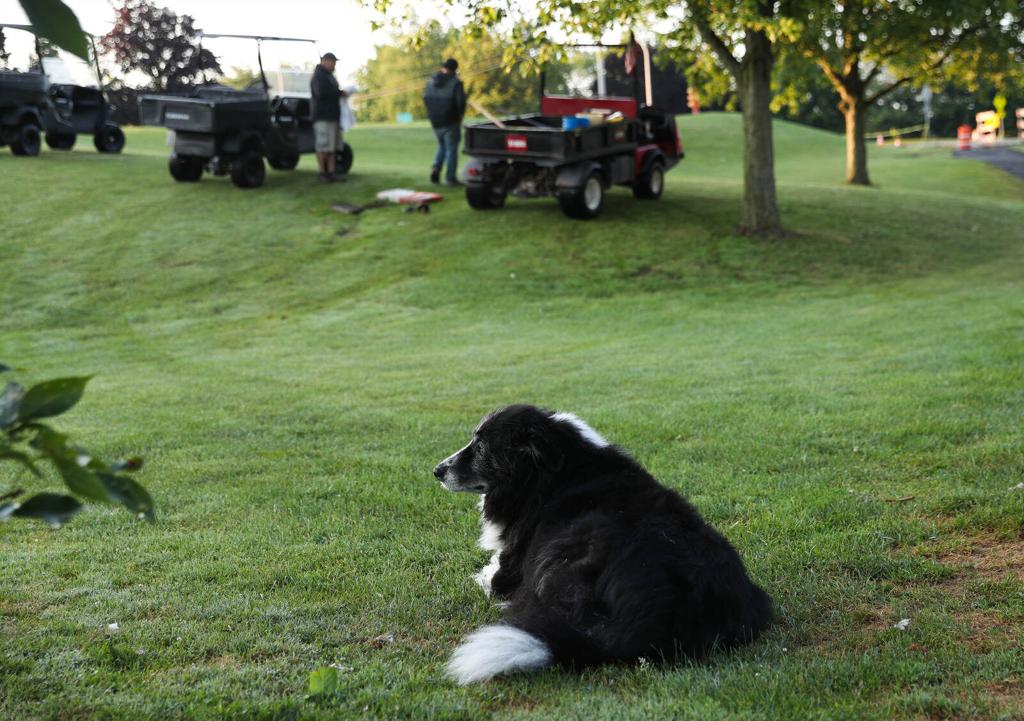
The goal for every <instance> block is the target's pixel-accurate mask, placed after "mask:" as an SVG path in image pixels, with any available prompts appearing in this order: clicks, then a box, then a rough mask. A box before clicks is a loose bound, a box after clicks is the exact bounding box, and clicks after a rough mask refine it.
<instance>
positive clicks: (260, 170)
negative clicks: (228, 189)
mask: <svg viewBox="0 0 1024 721" xmlns="http://www.w3.org/2000/svg"><path fill="white" fill-rule="evenodd" d="M266 177H267V169H266V166H264V165H263V156H262V155H260V154H259V153H256V152H253V151H249V152H247V153H242V155H240V156H239V157H238V159H237V160H236V161H235V162H234V163H232V164H231V182H232V183H234V184H235V186H236V187H239V188H258V187H260V186H261V185H263V181H264V179H265V178H266Z"/></svg>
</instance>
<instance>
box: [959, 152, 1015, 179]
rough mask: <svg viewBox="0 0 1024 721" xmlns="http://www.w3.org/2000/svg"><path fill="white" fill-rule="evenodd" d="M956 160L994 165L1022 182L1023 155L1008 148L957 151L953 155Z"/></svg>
mask: <svg viewBox="0 0 1024 721" xmlns="http://www.w3.org/2000/svg"><path fill="white" fill-rule="evenodd" d="M953 155H954V156H956V157H958V158H968V159H970V160H983V161H984V162H986V163H989V164H990V165H994V166H996V167H997V168H999V169H1000V170H1005V171H1006V172H1007V173H1009V174H1010V175H1015V176H1017V177H1018V178H1020V179H1021V180H1024V153H1021V152H1018V151H1016V150H1011V149H1010V148H1005V147H1004V148H1000V147H994V148H986V147H980V148H975V149H974V150H957V151H956V152H954V153H953Z"/></svg>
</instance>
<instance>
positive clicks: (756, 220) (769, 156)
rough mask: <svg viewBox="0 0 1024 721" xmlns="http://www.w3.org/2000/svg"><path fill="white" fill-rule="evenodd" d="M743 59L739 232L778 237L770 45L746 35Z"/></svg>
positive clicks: (754, 34)
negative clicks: (741, 179) (740, 216)
mask: <svg viewBox="0 0 1024 721" xmlns="http://www.w3.org/2000/svg"><path fill="white" fill-rule="evenodd" d="M746 39H747V48H746V55H745V57H744V58H743V62H742V64H741V66H740V69H739V73H738V74H737V77H736V82H737V85H738V86H739V93H740V102H741V103H742V105H743V215H742V220H741V225H740V230H741V232H743V233H749V234H751V235H760V236H764V237H771V238H777V237H780V236H782V234H783V230H782V220H781V218H780V217H779V205H778V202H777V200H776V196H775V146H774V141H773V140H772V114H771V109H770V103H771V99H772V87H771V75H772V63H773V60H774V58H773V57H772V46H771V41H770V40H769V39H768V38H767V36H765V35H764V33H761V32H747V38H746Z"/></svg>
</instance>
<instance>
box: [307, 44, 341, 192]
mask: <svg viewBox="0 0 1024 721" xmlns="http://www.w3.org/2000/svg"><path fill="white" fill-rule="evenodd" d="M337 62H338V58H337V57H335V55H334V53H326V54H325V55H324V56H323V57H322V58H320V64H319V65H317V66H316V69H315V70H314V71H313V79H312V80H311V81H310V83H309V89H310V92H311V93H312V95H313V103H312V104H313V144H314V149H315V150H316V160H317V162H318V163H319V164H320V182H322V183H331V182H334V181H335V180H344V178H336V177H335V176H334V160H335V153H337V151H338V148H339V147H340V145H341V142H342V140H341V105H340V103H339V101H340V100H341V98H343V97H345V93H344V92H342V90H341V88H339V87H338V81H337V80H336V79H335V77H334V66H335V65H336V64H337Z"/></svg>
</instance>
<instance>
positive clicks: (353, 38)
mask: <svg viewBox="0 0 1024 721" xmlns="http://www.w3.org/2000/svg"><path fill="white" fill-rule="evenodd" d="M65 2H66V3H67V5H69V6H70V7H71V9H72V10H74V11H75V14H76V15H77V16H78V19H79V21H81V23H82V27H83V28H84V29H85V30H86V32H90V33H93V34H96V35H102V34H103V33H105V32H107V30H109V29H110V27H111V25H112V24H113V22H114V11H113V9H112V3H111V2H110V1H109V0H65ZM157 4H158V5H161V6H165V7H168V8H170V9H171V10H173V11H174V12H176V13H178V14H179V15H182V14H184V15H191V16H192V17H194V18H195V20H196V24H197V25H198V26H199V27H200V28H202V29H203V30H204V31H206V32H210V33H232V34H239V35H257V34H262V35H276V36H281V37H297V38H311V39H315V40H316V41H317V46H318V48H319V52H321V53H324V52H327V51H330V52H333V53H334V54H335V55H337V56H338V69H337V74H338V78H339V80H341V81H343V82H345V83H348V82H352V81H354V77H353V76H354V74H355V72H356V71H357V70H358V69H359V67H360V66H362V65H363V64H365V63H366V61H367V60H369V59H370V58H372V57H373V54H374V46H375V45H381V44H384V43H386V42H387V40H388V34H387V33H386V32H384V31H376V32H374V31H373V29H372V27H371V21H372V20H373V19H374V17H375V15H374V13H373V11H372V10H369V9H365V8H363V7H361V6H360V4H359V3H358V2H357V1H356V0H157ZM413 4H414V5H415V6H416V10H417V14H420V15H422V16H424V17H430V16H433V15H434V14H436V11H435V8H436V7H437V6H438V5H439V4H438V3H429V2H416V3H413ZM0 22H6V23H25V22H27V20H26V18H25V13H24V12H23V11H22V9H21V5H20V4H19V3H18V2H17V0H0ZM11 35H12V36H13V35H14V33H12V34H11ZM12 39H13V37H12ZM221 45H223V46H224V47H211V48H210V49H211V50H213V51H214V52H215V53H217V54H218V55H221V56H222V59H223V60H224V64H226V65H228V66H245V65H250V64H253V63H254V62H255V53H256V51H255V48H254V47H253V46H252V45H250V44H246V43H239V42H225V43H221ZM277 50H278V52H279V54H280V55H281V56H282V59H285V60H288V61H291V62H296V61H299V60H304V59H306V57H307V56H314V55H315V54H316V51H314V50H313V49H312V48H310V47H309V46H301V45H298V44H288V45H281V46H280V47H279V48H277ZM270 52H271V53H273V52H274V51H270ZM312 61H313V62H315V61H316V58H315V57H314V58H312Z"/></svg>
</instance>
